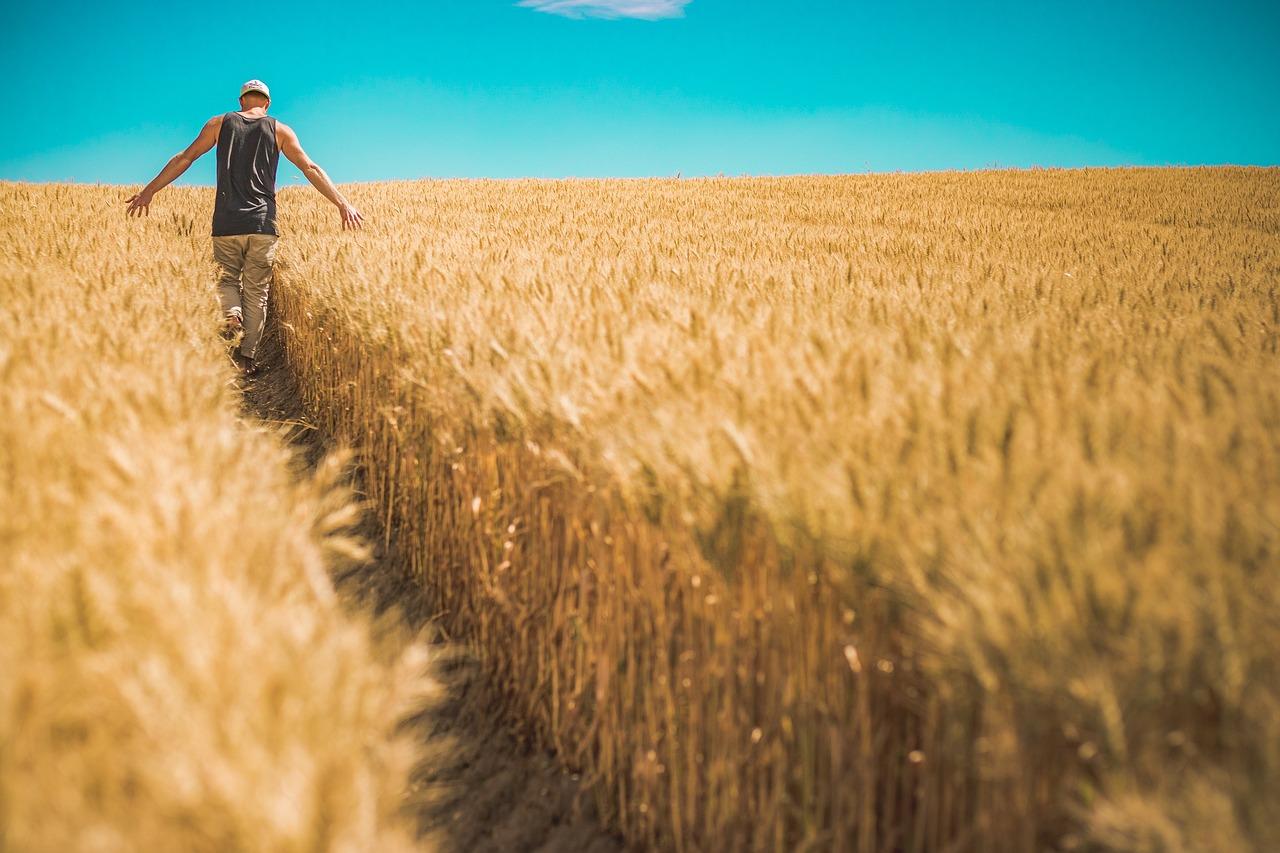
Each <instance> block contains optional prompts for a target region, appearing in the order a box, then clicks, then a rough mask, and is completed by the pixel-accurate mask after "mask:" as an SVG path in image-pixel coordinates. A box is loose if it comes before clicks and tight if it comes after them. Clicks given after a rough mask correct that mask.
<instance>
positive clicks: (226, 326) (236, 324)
mask: <svg viewBox="0 0 1280 853" xmlns="http://www.w3.org/2000/svg"><path fill="white" fill-rule="evenodd" d="M242 331H244V326H243V325H242V324H241V323H240V317H239V316H237V315H235V314H228V315H227V316H226V317H225V318H224V319H223V321H222V339H223V340H224V341H234V340H235V339H236V335H238V334H240V333H241V332H242Z"/></svg>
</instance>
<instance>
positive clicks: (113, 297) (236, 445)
mask: <svg viewBox="0 0 1280 853" xmlns="http://www.w3.org/2000/svg"><path fill="white" fill-rule="evenodd" d="M123 197H124V196H123V195H122V194H121V192H120V191H119V190H118V189H113V188H91V187H67V186H32V185H15V184H2V185H0V211H2V213H0V225H2V226H3V227H2V228H0V328H3V333H0V566H2V568H0V849H8V850H15V851H16V850H24V851H25V850H30V851H37V850H49V851H53V850H58V851H74V850H93V851H113V850H120V851H135V850H190V851H197V850H208V851H215V850H216V851H226V850H276V851H283V850H347V851H357V850H359V851H364V850H401V849H410V847H411V844H410V840H409V839H410V834H409V833H407V832H405V831H404V829H403V828H402V826H401V824H402V821H401V819H400V817H399V811H400V809H401V804H402V801H403V797H404V791H405V787H406V782H407V774H408V770H409V762H411V761H412V759H413V750H412V748H411V747H410V746H409V745H408V744H406V743H405V742H402V741H401V740H400V739H398V738H397V737H395V735H394V730H395V726H396V724H397V723H398V721H399V719H400V718H401V716H402V714H403V712H404V711H405V708H406V702H408V701H409V700H411V699H412V698H413V696H414V695H416V694H417V693H418V692H419V691H420V690H423V689H425V688H426V687H427V686H428V685H426V684H425V683H424V682H423V681H422V676H421V668H422V659H421V655H422V652H421V649H420V647H417V646H409V647H408V648H400V647H399V646H397V645H394V644H392V641H393V639H394V638H392V637H390V636H387V637H386V638H385V642H382V643H375V642H374V641H373V640H372V639H371V636H370V633H369V625H368V624H367V623H366V621H365V620H363V619H360V618H356V617H355V616H353V615H350V614H347V613H346V612H344V609H343V607H342V606H341V604H340V603H339V602H338V601H337V600H336V599H335V596H334V592H333V590H332V588H331V586H330V582H329V578H328V576H327V573H326V571H327V569H328V568H330V567H332V566H334V565H341V564H344V563H345V564H349V562H350V560H351V559H353V558H358V557H359V553H358V549H359V546H358V544H357V543H356V542H355V541H354V540H352V539H350V538H349V537H348V536H347V535H346V534H345V533H344V529H345V528H347V527H348V526H349V525H350V523H351V521H352V519H353V517H354V509H353V506H352V504H351V502H350V501H349V499H348V497H347V495H346V494H345V492H344V491H342V489H340V488H338V487H337V486H336V485H335V483H336V479H337V474H338V470H337V468H336V467H335V465H336V463H334V464H330V465H328V466H327V467H326V469H325V470H324V471H322V474H321V475H320V476H318V477H317V478H316V479H314V480H310V481H305V482H298V481H296V480H295V479H294V477H293V475H292V474H291V473H290V464H289V458H288V454H287V453H286V451H285V450H284V449H283V447H282V445H281V442H280V440H279V438H278V437H277V436H276V435H274V434H273V433H271V432H270V431H268V430H266V429H263V428H260V427H259V428H254V427H251V426H249V425H247V424H246V423H244V422H242V421H241V420H240V419H239V417H238V416H237V411H238V405H239V404H238V396H239V395H238V392H237V391H236V389H235V387H234V384H233V383H232V370H231V367H230V364H229V362H228V361H227V359H226V358H225V356H224V355H223V352H222V347H221V345H220V343H219V341H218V339H217V337H216V334H215V330H216V322H217V319H216V306H215V303H214V301H213V299H212V291H211V290H210V281H211V276H210V273H211V270H210V266H211V265H210V263H209V261H208V238H207V236H204V228H203V227H196V226H195V225H194V223H195V222H196V221H200V222H201V223H202V225H203V223H204V221H206V217H207V205H208V203H209V193H208V191H195V190H175V191H172V192H169V193H166V194H165V205H164V206H165V212H164V213H160V214H158V215H155V216H153V217H152V218H151V220H150V222H147V223H143V224H142V225H141V226H139V224H138V223H137V222H133V221H127V220H126V219H125V218H124V216H123V213H122V210H123V208H122V206H121V204H120V200H121V199H122V198H123Z"/></svg>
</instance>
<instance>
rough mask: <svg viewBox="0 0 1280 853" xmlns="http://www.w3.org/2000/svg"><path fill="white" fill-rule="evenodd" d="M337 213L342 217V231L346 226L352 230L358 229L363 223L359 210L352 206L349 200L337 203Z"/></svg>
mask: <svg viewBox="0 0 1280 853" xmlns="http://www.w3.org/2000/svg"><path fill="white" fill-rule="evenodd" d="M338 215H340V216H341V217H342V230H343V231H346V230H347V229H348V228H350V229H351V230H352V231H358V230H359V229H360V226H362V225H363V224H364V217H363V216H361V215H360V211H358V210H356V209H355V208H354V207H352V206H351V204H350V203H349V202H345V203H343V204H340V205H338Z"/></svg>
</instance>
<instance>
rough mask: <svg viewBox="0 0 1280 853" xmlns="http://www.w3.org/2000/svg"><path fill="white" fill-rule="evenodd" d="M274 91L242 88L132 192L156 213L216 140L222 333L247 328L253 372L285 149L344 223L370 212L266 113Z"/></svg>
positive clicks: (242, 357) (138, 208)
mask: <svg viewBox="0 0 1280 853" xmlns="http://www.w3.org/2000/svg"><path fill="white" fill-rule="evenodd" d="M270 106H271V90H270V89H268V88H267V84H266V83H263V82H262V81H261V80H250V81H249V82H248V83H245V84H244V85H243V86H241V87H240V111H239V112H234V113H224V114H223V115H220V116H214V117H213V118H211V119H209V120H208V121H207V122H205V125H204V129H203V130H201V131H200V135H199V136H197V137H196V139H195V142H192V143H191V144H190V145H188V146H187V149H186V150H185V151H183V152H182V153H180V154H177V155H175V156H174V158H173V159H172V160H170V161H169V163H168V164H167V165H166V166H165V167H164V168H163V169H161V170H160V174H158V175H156V177H155V179H153V180H152V181H151V183H149V184H147V186H146V188H145V189H143V190H142V192H140V193H138V194H137V195H135V196H133V197H132V198H130V199H129V200H128V202H127V204H128V205H129V207H128V208H127V210H126V213H127V214H128V215H129V216H141V215H143V214H144V213H145V214H147V215H150V213H151V208H150V204H151V199H152V198H153V197H154V196H155V194H156V193H158V192H159V191H160V190H162V189H164V188H165V187H166V186H168V185H169V184H170V183H172V182H173V181H174V180H176V179H177V178H178V176H179V175H181V174H182V173H183V172H185V171H187V169H188V168H190V166H191V164H192V163H194V162H195V161H196V160H198V159H200V157H201V156H202V155H203V154H204V153H205V152H207V151H208V150H209V149H210V148H212V147H213V146H214V144H215V143H217V146H218V195H217V200H216V201H215V202H214V205H213V259H214V261H215V262H217V264H218V266H219V267H220V268H221V277H220V278H219V281H218V296H219V301H220V303H221V305H222V315H223V318H224V325H223V336H224V337H226V338H227V339H229V340H230V339H234V338H235V336H236V334H238V333H239V332H240V331H241V330H243V332H244V337H243V338H241V341H240V347H239V350H238V352H237V356H236V363H237V364H238V365H239V367H240V369H241V370H242V371H243V372H244V373H245V374H246V375H249V376H252V375H253V374H254V373H256V372H257V366H256V365H255V362H254V359H255V357H256V354H257V349H258V342H259V341H260V340H261V339H262V328H263V326H264V325H265V323H266V320H267V291H268V290H269V289H270V287H271V271H272V268H273V266H274V264H275V256H276V164H277V163H278V162H279V160H280V152H281V151H283V152H284V156H286V157H288V158H289V161H290V162H292V163H293V165H295V166H297V167H298V168H299V169H301V170H302V174H304V175H306V176H307V180H308V181H310V182H311V185H312V186H314V187H315V188H316V189H317V190H319V191H320V194H321V195H323V196H324V197H325V198H327V199H329V201H331V202H333V203H334V204H335V205H336V206H337V208H338V213H339V215H340V216H341V217H342V227H343V228H344V229H346V228H352V229H355V228H359V227H360V226H361V224H362V223H363V222H364V217H363V216H361V215H360V212H359V211H358V210H356V209H355V208H354V207H353V206H352V205H351V203H350V202H348V201H347V200H346V199H345V198H343V196H342V193H340V192H338V189H337V187H335V186H334V185H333V182H332V181H330V180H329V176H328V175H327V174H325V171H324V169H321V168H320V167H319V166H317V165H316V164H315V163H313V162H312V161H311V158H310V157H308V156H307V155H306V152H304V151H303V150H302V146H301V145H300V144H299V143H298V136H297V134H295V133H294V132H293V130H292V128H290V127H289V126H288V125H286V124H284V123H282V122H279V121H276V119H275V118H274V117H272V116H268V115H267V109H268V108H269V107H270Z"/></svg>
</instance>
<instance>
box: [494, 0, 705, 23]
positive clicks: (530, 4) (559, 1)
mask: <svg viewBox="0 0 1280 853" xmlns="http://www.w3.org/2000/svg"><path fill="white" fill-rule="evenodd" d="M690 2H692V0H520V2H518V3H516V5H517V6H525V7H527V8H529V9H534V10H536V11H538V12H547V13H549V14H552V15H563V16H565V17H566V18H641V19H643V20H646V21H656V20H658V19H659V18H683V17H684V7H685V6H688V5H689V3H690Z"/></svg>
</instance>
